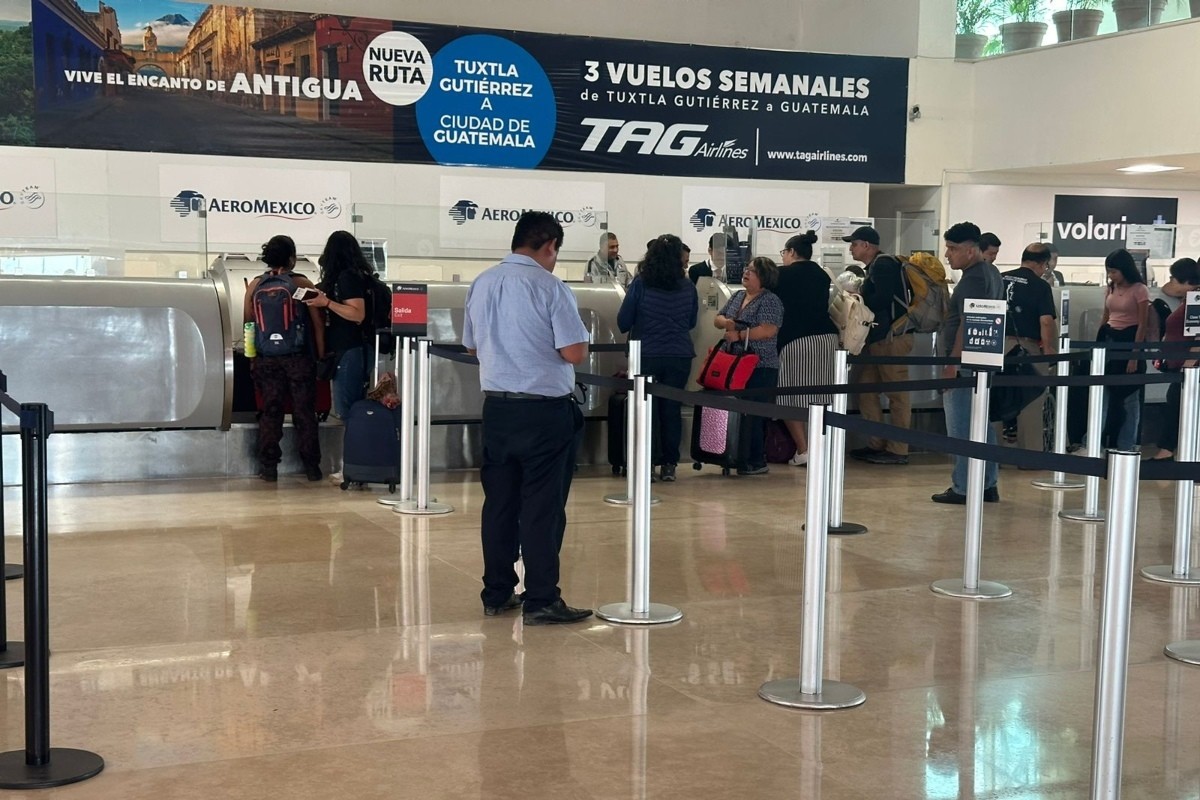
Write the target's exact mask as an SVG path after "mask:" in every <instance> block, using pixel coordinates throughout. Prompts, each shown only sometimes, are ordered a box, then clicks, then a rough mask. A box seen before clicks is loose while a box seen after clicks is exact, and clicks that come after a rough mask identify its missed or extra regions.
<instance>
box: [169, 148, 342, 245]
mask: <svg viewBox="0 0 1200 800" xmlns="http://www.w3.org/2000/svg"><path fill="white" fill-rule="evenodd" d="M158 185H159V191H160V194H161V197H162V198H163V199H162V208H161V211H160V215H161V216H160V218H161V220H162V240H163V241H164V242H195V241H196V237H197V231H198V229H199V227H200V225H199V223H198V222H197V219H198V217H199V215H200V213H201V212H203V213H204V215H205V220H206V222H205V225H206V226H207V236H208V241H209V242H211V243H213V244H217V245H228V244H254V243H256V242H257V243H260V242H264V241H266V240H267V239H269V238H270V237H272V236H275V235H277V234H283V235H285V236H290V237H292V238H293V239H295V240H296V244H297V245H300V246H309V247H315V246H318V245H323V244H324V243H325V240H326V239H327V238H329V234H331V233H333V232H334V231H336V230H346V229H349V228H350V173H349V172H347V171H344V170H305V169H263V168H258V169H245V168H238V167H201V166H186V165H180V164H163V165H162V166H160V167H159V169H158Z"/></svg>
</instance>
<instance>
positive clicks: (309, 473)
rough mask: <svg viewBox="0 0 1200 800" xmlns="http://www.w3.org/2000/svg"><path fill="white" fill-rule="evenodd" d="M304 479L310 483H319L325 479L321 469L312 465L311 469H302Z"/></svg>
mask: <svg viewBox="0 0 1200 800" xmlns="http://www.w3.org/2000/svg"><path fill="white" fill-rule="evenodd" d="M304 477H306V478H308V479H309V480H310V481H319V480H321V479H322V478H324V477H325V473H323V472H321V468H320V467H319V466H317V465H316V464H313V465H312V466H311V467H305V468H304Z"/></svg>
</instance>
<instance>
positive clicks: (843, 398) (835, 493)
mask: <svg viewBox="0 0 1200 800" xmlns="http://www.w3.org/2000/svg"><path fill="white" fill-rule="evenodd" d="M848 356H849V354H848V353H847V352H846V351H845V350H842V349H840V348H839V349H838V351H837V353H836V355H835V356H834V362H833V382H834V383H835V384H837V385H838V386H845V385H846V384H848V383H850V365H849V362H848V360H847V359H848ZM847 404H848V395H846V394H835V395H834V396H833V413H835V414H845V413H846V408H847ZM829 449H830V454H829V533H830V535H831V536H853V535H856V534H860V533H866V532H867V526H866V525H860V524H858V523H857V522H846V521H845V520H844V519H843V518H842V511H843V508H844V505H845V499H846V498H845V489H846V431H845V430H844V429H842V428H839V427H837V426H834V427H833V429H832V430H831V431H830V432H829Z"/></svg>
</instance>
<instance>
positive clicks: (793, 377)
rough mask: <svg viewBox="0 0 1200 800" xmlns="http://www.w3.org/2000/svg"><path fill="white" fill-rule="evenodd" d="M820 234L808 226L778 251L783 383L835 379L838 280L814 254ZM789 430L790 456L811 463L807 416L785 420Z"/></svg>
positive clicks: (790, 398)
mask: <svg viewBox="0 0 1200 800" xmlns="http://www.w3.org/2000/svg"><path fill="white" fill-rule="evenodd" d="M816 242H817V235H816V234H815V233H813V232H812V231H808V232H807V233H804V234H802V235H800V236H793V237H792V238H790V239H788V240H787V246H786V247H784V249H783V250H780V251H779V255H780V256H782V257H783V266H781V267H780V268H779V287H778V288H777V289H776V290H775V294H777V295H779V299H780V300H782V301H783V325H782V326H781V327H780V328H779V362H780V364H779V385H780V386H807V385H822V384H830V383H833V362H834V354H835V353H836V352H837V346H838V331H837V326H835V325H834V324H833V320H832V319H830V317H829V286H830V284H831V283H832V282H833V281H832V280H830V278H829V274H828V273H826V272H825V270H824V269H822V268H821V265H820V264H818V263H817V262H815V261H813V260H812V253H813V245H814V244H816ZM777 402H778V403H779V405H781V406H786V407H789V408H805V409H806V408H808V407H809V406H810V405H814V404H821V405H824V404H829V403H831V402H833V398H832V397H831V396H830V395H827V394H820V395H813V394H793V395H780V396H779V398H778V401H777ZM785 424H786V425H787V429H788V433H790V434H791V435H792V439H793V440H795V442H796V454H795V455H794V456H792V460H791V461H789V462H788V463H790V464H791V465H792V466H794V467H802V466H804V465H805V464H807V463H808V432H807V429H806V425H805V423H804V422H801V421H800V420H790V419H789V420H786V421H785Z"/></svg>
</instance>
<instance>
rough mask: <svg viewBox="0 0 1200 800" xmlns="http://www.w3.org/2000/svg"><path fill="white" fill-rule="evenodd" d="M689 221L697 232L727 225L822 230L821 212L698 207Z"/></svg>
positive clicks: (779, 229)
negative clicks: (724, 211) (730, 210)
mask: <svg viewBox="0 0 1200 800" xmlns="http://www.w3.org/2000/svg"><path fill="white" fill-rule="evenodd" d="M688 222H689V223H691V226H692V227H693V228H695V229H696V232H697V233H704V231H706V230H709V229H710V228H715V229H716V230H723V229H724V228H725V227H726V226H732V227H734V228H751V227H753V228H757V229H758V230H760V231H777V232H779V233H790V232H792V231H819V230H821V216H820V215H819V214H805V215H803V216H793V215H789V214H779V215H775V214H718V213H717V212H716V211H713V210H712V209H711V208H703V207H702V208H698V209H696V213H694V214H692V216H691V217H689V218H688Z"/></svg>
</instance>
